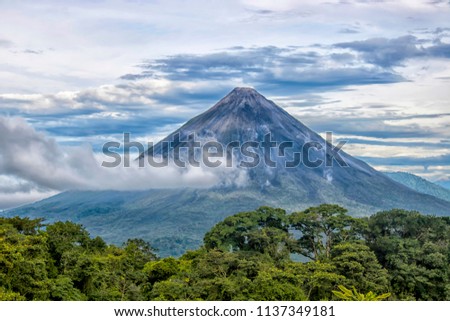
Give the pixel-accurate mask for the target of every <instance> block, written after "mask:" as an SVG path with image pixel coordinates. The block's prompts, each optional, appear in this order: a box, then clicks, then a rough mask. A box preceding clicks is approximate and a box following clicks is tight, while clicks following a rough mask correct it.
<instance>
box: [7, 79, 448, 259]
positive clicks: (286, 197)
mask: <svg viewBox="0 0 450 321" xmlns="http://www.w3.org/2000/svg"><path fill="white" fill-rule="evenodd" d="M195 143H197V144H198V146H197V148H194V147H189V146H194V145H190V144H195ZM207 144H209V145H210V146H215V148H213V149H214V151H215V152H217V151H218V150H220V149H221V150H222V152H223V153H222V154H223V155H222V156H223V157H224V161H223V162H224V163H225V164H226V162H227V160H229V159H231V163H233V162H234V165H233V164H232V166H231V167H232V169H233V170H235V171H241V172H242V173H244V174H245V182H244V183H242V182H240V184H237V183H236V182H233V181H232V180H231V182H230V180H229V179H228V180H227V179H225V180H222V181H218V183H217V184H216V185H215V186H213V187H210V188H179V189H152V190H148V191H139V192H135V191H133V192H117V191H101V192H98V191H96V192H92V191H69V192H64V193H61V194H59V195H56V196H54V197H51V198H49V199H46V200H43V201H40V202H37V203H35V204H31V205H28V206H24V207H21V208H18V209H15V210H12V211H9V212H8V213H7V214H8V215H26V216H30V217H45V218H47V219H48V220H50V221H55V220H71V221H74V222H79V223H82V224H83V225H85V226H86V227H87V229H88V230H89V231H90V232H91V233H92V234H94V235H100V236H102V237H103V238H104V239H105V240H107V241H109V242H113V243H121V242H123V241H125V240H126V239H128V238H143V239H145V240H147V241H150V242H151V243H152V244H153V245H154V246H155V247H157V248H159V249H160V254H161V255H162V256H165V255H178V254H181V253H183V252H184V251H185V250H186V249H189V248H195V247H197V246H198V245H199V244H201V240H202V237H203V235H204V233H205V232H206V231H208V230H209V229H210V228H211V227H212V226H213V225H214V224H215V223H217V222H218V221H220V220H222V219H223V218H225V217H226V216H228V215H231V214H234V213H236V212H239V211H245V210H252V209H255V208H257V207H258V206H261V205H268V206H274V207H281V208H284V209H286V210H290V211H294V210H302V209H304V208H306V207H310V206H314V205H318V204H321V203H334V204H340V205H342V206H343V207H345V208H347V209H348V210H349V213H350V214H352V215H355V216H363V215H368V214H372V213H375V212H376V211H379V210H384V209H392V208H403V209H408V210H418V211H421V212H423V213H426V214H435V215H449V214H450V213H449V212H450V210H449V209H450V203H449V202H447V201H444V200H442V199H439V198H436V197H433V196H430V195H425V194H421V193H419V192H416V191H414V190H412V189H410V188H408V187H406V186H404V185H402V184H400V183H397V182H395V181H393V180H392V179H390V178H389V177H387V176H386V175H384V174H383V173H381V172H378V171H376V170H375V169H374V168H372V167H371V166H369V165H368V164H366V163H365V162H363V161H361V160H359V159H356V158H354V157H352V156H350V155H348V154H347V153H345V152H344V151H342V150H340V149H339V148H337V147H336V146H333V144H332V142H331V141H327V140H325V139H324V138H323V137H322V136H320V135H319V134H317V133H315V132H314V131H313V130H311V129H309V128H308V127H307V126H305V125H304V124H303V123H301V122H300V121H299V120H297V119H296V118H294V117H292V116H291V115H290V114H288V113H287V112H286V111H285V110H283V109H282V108H280V107H278V106H277V105H276V104H275V103H274V102H272V101H270V100H267V99H266V98H265V97H264V96H262V95H261V94H259V93H258V92H257V91H256V90H254V89H252V88H235V89H234V90H232V91H231V92H230V93H229V94H228V95H226V96H225V97H224V98H223V99H221V100H220V101H219V102H218V103H217V104H216V105H214V106H213V107H211V108H210V109H208V110H207V111H206V112H204V113H202V114H200V115H198V116H197V117H195V118H193V119H191V120H189V121H188V122H187V123H186V124H184V125H183V126H182V127H180V128H179V129H177V130H176V131H174V132H173V133H171V134H170V135H169V136H167V137H166V138H164V139H163V140H162V141H161V142H159V143H157V144H156V145H154V146H153V147H151V148H149V149H148V150H147V151H146V152H144V153H142V154H141V155H140V156H139V158H138V159H137V160H136V162H140V161H145V160H148V158H150V157H157V158H159V159H166V160H167V161H169V160H170V161H174V160H175V159H177V160H179V161H182V162H184V163H185V164H187V166H189V164H188V163H189V162H190V161H192V162H193V163H195V164H197V163H202V164H201V166H205V164H204V159H205V158H204V155H202V152H204V151H205V148H203V149H202V146H203V147H204V146H205V145H207ZM219 145H220V146H219ZM230 145H231V146H232V148H229V146H230ZM305 146H306V147H305ZM256 160H258V162H256ZM249 164H250V165H251V166H248V165H249ZM191 165H192V164H191ZM243 165H245V166H243ZM225 178H226V177H225Z"/></svg>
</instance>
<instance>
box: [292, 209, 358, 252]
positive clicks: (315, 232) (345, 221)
mask: <svg viewBox="0 0 450 321" xmlns="http://www.w3.org/2000/svg"><path fill="white" fill-rule="evenodd" d="M346 213H347V210H346V209H344V208H342V207H340V206H338V205H330V204H322V205H320V206H317V207H311V208H308V209H307V210H305V211H303V212H296V213H292V214H291V215H290V217H289V221H290V223H291V226H292V228H293V229H294V230H295V231H297V233H298V234H299V238H298V241H297V245H298V247H297V249H296V251H297V252H298V253H299V254H302V255H304V256H306V257H308V258H310V259H312V260H319V259H327V258H329V257H330V254H331V249H332V247H333V245H334V244H337V243H339V242H344V241H350V240H355V239H360V238H361V234H362V231H363V230H364V221H363V220H361V219H355V218H353V217H351V216H349V215H346Z"/></svg>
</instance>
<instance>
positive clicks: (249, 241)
mask: <svg viewBox="0 0 450 321" xmlns="http://www.w3.org/2000/svg"><path fill="white" fill-rule="evenodd" d="M292 243H293V239H292V238H291V236H290V234H289V224H288V218H287V215H286V212H285V211H284V210H282V209H275V208H271V207H267V206H264V207H260V208H259V209H257V210H256V211H252V212H243V213H238V214H236V215H233V216H230V217H227V218H226V219H225V220H223V221H222V222H220V223H218V224H216V225H215V226H214V227H213V228H212V229H211V230H210V231H209V232H208V233H206V235H205V237H204V244H205V247H206V249H208V250H209V249H220V250H222V251H231V252H233V251H253V252H258V253H263V254H267V255H269V256H270V257H272V258H273V259H275V260H277V261H279V260H283V259H288V258H289V254H290V247H291V245H292Z"/></svg>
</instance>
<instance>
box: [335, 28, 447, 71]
mask: <svg viewBox="0 0 450 321" xmlns="http://www.w3.org/2000/svg"><path fill="white" fill-rule="evenodd" d="M425 44H426V40H423V39H418V38H416V37H415V36H412V35H407V36H402V37H398V38H393V39H387V38H371V39H367V40H363V41H352V42H344V43H337V44H335V45H334V46H335V47H338V48H345V49H351V50H354V51H356V52H359V53H360V54H361V55H362V56H361V57H362V59H363V60H364V61H365V62H367V63H370V64H374V65H377V66H380V67H384V68H389V67H393V66H398V65H401V64H402V63H403V62H404V61H405V60H407V59H413V58H420V57H432V58H436V57H443V58H450V44H447V43H443V42H441V40H440V39H437V40H435V42H434V44H433V45H430V46H424V45H425Z"/></svg>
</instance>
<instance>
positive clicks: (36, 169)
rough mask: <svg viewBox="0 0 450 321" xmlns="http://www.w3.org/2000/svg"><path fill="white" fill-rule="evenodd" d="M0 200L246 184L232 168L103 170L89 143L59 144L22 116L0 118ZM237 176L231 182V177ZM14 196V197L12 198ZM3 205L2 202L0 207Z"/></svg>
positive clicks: (241, 175) (132, 168)
mask: <svg viewBox="0 0 450 321" xmlns="http://www.w3.org/2000/svg"><path fill="white" fill-rule="evenodd" d="M0 145H1V146H2V148H1V150H0V192H2V194H7V195H9V199H10V202H6V198H4V197H0V206H1V204H9V205H11V204H16V203H18V202H19V201H20V200H24V199H30V200H31V199H36V198H37V196H38V195H45V196H48V195H50V194H52V193H53V194H54V193H56V192H58V191H64V190H78V189H82V190H126V191H130V190H147V189H150V188H181V187H197V188H206V187H211V186H214V185H217V184H233V182H234V181H237V182H241V183H242V184H244V183H245V172H243V171H240V170H237V169H235V168H219V169H208V168H193V167H192V168H186V169H184V168H178V167H175V166H167V167H163V168H154V167H151V166H146V167H144V168H139V167H138V166H137V165H138V163H137V162H131V167H128V168H125V167H123V163H122V166H119V167H115V168H106V167H102V166H101V161H102V158H105V157H106V156H103V157H102V156H98V155H94V153H93V152H92V150H91V148H90V147H89V146H79V147H76V148H68V147H66V148H63V147H61V146H60V145H58V144H57V143H56V141H55V140H54V139H51V138H48V137H47V136H45V135H44V134H43V133H40V132H37V131H36V130H35V129H34V128H32V127H31V126H30V125H29V124H27V123H26V122H25V121H24V120H23V119H20V118H5V117H0ZM233 177H234V178H236V180H234V179H233ZM15 196H16V197H17V198H18V199H16V200H14V197H15ZM4 206H6V205H4Z"/></svg>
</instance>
